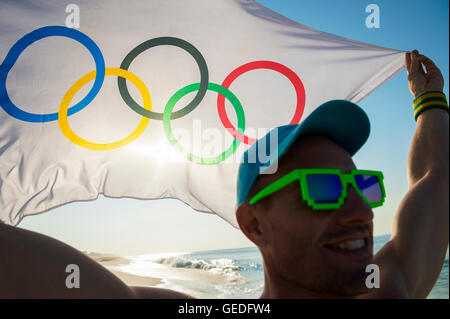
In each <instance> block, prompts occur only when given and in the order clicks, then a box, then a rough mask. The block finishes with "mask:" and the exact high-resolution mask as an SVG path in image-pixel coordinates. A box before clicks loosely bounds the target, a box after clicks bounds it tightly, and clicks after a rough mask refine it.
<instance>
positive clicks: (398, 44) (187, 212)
mask: <svg viewBox="0 0 450 319" xmlns="http://www.w3.org/2000/svg"><path fill="white" fill-rule="evenodd" d="M258 2H259V3H261V4H262V5H264V6H266V7H268V8H270V9H272V10H274V11H276V12H278V13H280V14H282V15H284V16H287V17H288V18H290V19H292V20H295V21H297V22H299V23H302V24H305V25H307V26H309V27H312V28H315V29H318V30H321V31H325V32H329V33H333V34H337V35H340V36H343V37H346V38H350V39H353V40H358V41H362V42H368V43H371V44H376V45H380V46H384V47H389V48H394V49H400V50H412V49H417V50H419V51H420V52H421V53H422V54H425V55H427V56H429V57H430V58H431V59H433V60H434V61H435V63H436V64H437V65H438V66H439V68H440V69H441V70H442V72H443V75H444V79H445V83H446V85H445V89H444V92H445V93H446V95H447V96H448V80H449V76H448V69H449V50H448V46H449V43H448V41H449V40H448V38H449V34H448V30H449V21H448V19H449V15H448V12H449V1H448V0H431V1H426V2H425V1H419V0H413V1H411V0H408V1H405V0H398V1H392V0H382V1H362V0H345V1H344V0H315V1H314V0H296V1H294V0H276V1H275V0H259V1H258ZM371 3H373V4H377V5H378V6H379V8H380V28H379V29H368V28H367V27H366V25H365V19H366V17H367V15H368V13H366V12H365V8H366V6H367V5H369V4H371ZM411 102H412V96H411V94H410V93H409V90H408V83H407V80H406V71H404V70H403V71H402V72H400V73H399V74H397V75H396V76H395V77H394V78H392V79H391V80H389V81H388V82H387V83H386V84H384V85H383V86H382V87H380V88H379V89H377V90H376V91H375V92H373V93H372V94H371V95H370V96H369V97H367V98H366V99H364V100H363V101H361V102H360V103H359V105H360V106H361V107H362V108H363V109H364V110H365V111H366V112H367V114H368V115H369V118H370V119H371V124H372V132H371V136H370V138H369V140H368V142H367V144H366V145H365V147H364V148H363V149H362V150H361V151H360V152H359V153H358V154H357V155H356V156H355V157H354V160H355V163H356V165H357V166H358V167H360V168H366V169H376V170H381V171H383V173H384V175H385V183H386V191H387V196H388V197H387V202H386V205H385V206H383V207H381V208H377V209H375V211H374V212H375V221H374V226H375V235H381V234H387V233H390V229H391V223H392V219H393V216H394V212H395V209H396V207H397V206H398V204H399V202H400V200H401V198H402V196H403V195H404V194H405V193H406V191H407V183H406V159H407V156H408V150H409V145H410V141H411V138H412V136H413V134H414V129H415V121H414V119H413V115H412V107H411ZM20 227H23V228H26V229H30V230H34V231H37V232H40V233H44V234H47V235H49V236H52V237H55V238H57V239H60V240H62V241H64V242H66V243H68V244H70V245H72V246H74V247H76V248H78V249H81V250H89V251H98V252H111V253H118V254H141V253H153V252H170V251H196V250H207V249H222V248H236V247H248V246H251V245H252V244H251V242H249V241H248V240H247V239H246V238H245V237H244V235H243V234H242V233H241V232H240V231H239V230H237V229H235V228H233V227H232V226H231V225H229V224H228V223H226V222H225V221H223V220H222V219H220V218H219V217H217V216H214V215H209V214H202V213H197V212H194V211H193V210H192V209H190V208H189V207H188V206H186V205H185V204H183V203H181V202H178V201H175V200H167V199H165V200H152V201H138V200H132V199H108V198H103V197H101V198H99V199H98V200H97V201H94V202H81V203H72V204H68V205H66V206H62V207H59V208H57V209H54V210H52V211H50V212H48V213H45V214H41V215H37V216H31V217H27V218H25V219H24V220H23V221H22V223H21V224H20Z"/></svg>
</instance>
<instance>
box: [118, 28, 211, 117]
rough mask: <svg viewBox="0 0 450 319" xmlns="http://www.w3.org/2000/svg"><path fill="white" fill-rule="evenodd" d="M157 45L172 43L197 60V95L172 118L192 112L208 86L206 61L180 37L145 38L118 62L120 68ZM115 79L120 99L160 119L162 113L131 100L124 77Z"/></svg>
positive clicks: (125, 66) (127, 65) (141, 112)
mask: <svg viewBox="0 0 450 319" xmlns="http://www.w3.org/2000/svg"><path fill="white" fill-rule="evenodd" d="M159 45H173V46H176V47H179V48H181V49H184V50H186V51H187V52H188V53H189V54H191V55H192V57H193V58H194V60H195V62H197V65H198V68H199V69H200V89H199V90H198V92H197V95H196V96H195V97H194V99H193V100H192V101H191V102H190V103H189V104H188V105H186V106H185V107H184V108H182V109H181V110H178V111H176V112H174V113H173V114H172V119H177V118H180V117H183V116H184V115H187V114H189V113H190V112H192V111H193V110H194V109H195V108H196V107H197V106H198V105H199V104H200V102H201V101H202V100H203V97H204V96H205V94H206V90H207V88H208V81H209V77H208V66H207V65H206V61H205V59H204V58H203V56H202V54H201V53H200V52H199V51H198V50H197V49H196V48H195V47H194V46H193V45H192V44H190V43H189V42H187V41H184V40H182V39H179V38H172V37H160V38H154V39H151V40H147V41H145V42H142V43H141V44H139V45H138V46H137V47H135V48H134V49H133V50H131V52H130V53H128V54H127V56H126V57H125V59H123V61H122V63H121V64H120V68H121V69H124V70H128V68H129V67H130V64H131V62H133V60H134V59H135V58H136V57H137V56H138V55H139V54H141V53H142V52H144V51H146V50H148V49H150V48H153V47H156V46H159ZM117 81H118V85H119V92H120V95H121V96H122V99H123V100H124V101H125V103H127V105H128V106H129V107H130V108H131V109H132V110H133V111H135V112H137V113H139V114H141V115H142V116H145V117H148V118H151V119H154V120H162V118H163V114H161V113H158V112H151V111H148V110H145V109H143V108H142V107H141V106H140V105H139V104H137V103H136V102H135V101H134V100H133V98H132V97H131V95H130V93H129V92H128V89H127V85H126V81H125V79H123V78H118V79H117Z"/></svg>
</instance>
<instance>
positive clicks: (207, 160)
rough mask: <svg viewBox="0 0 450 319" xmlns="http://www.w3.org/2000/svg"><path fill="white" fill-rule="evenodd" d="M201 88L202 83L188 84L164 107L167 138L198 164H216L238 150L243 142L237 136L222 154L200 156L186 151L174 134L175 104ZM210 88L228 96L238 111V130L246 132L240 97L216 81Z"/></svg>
mask: <svg viewBox="0 0 450 319" xmlns="http://www.w3.org/2000/svg"><path fill="white" fill-rule="evenodd" d="M199 88H200V83H194V84H190V85H188V86H185V87H184V88H182V89H180V90H178V91H177V92H175V94H174V95H172V97H171V98H170V99H169V101H168V102H167V104H166V107H165V108H164V114H163V125H164V131H165V132H166V135H167V139H168V140H169V142H170V143H171V144H172V145H173V146H174V147H175V148H176V149H177V150H178V151H180V152H181V153H182V154H183V155H185V156H186V158H187V159H188V160H189V161H191V162H193V163H196V164H202V165H214V164H219V163H220V162H222V161H224V160H225V159H226V158H228V157H229V156H231V155H232V154H233V153H234V152H236V149H237V147H238V146H239V144H240V143H241V142H240V141H238V140H237V139H236V138H235V139H234V140H233V143H232V144H231V145H230V147H228V148H227V149H226V150H225V151H224V152H222V154H220V155H218V156H215V157H200V156H196V155H194V154H192V153H189V152H188V151H186V150H185V149H184V148H183V147H182V146H181V145H180V143H179V142H178V140H177V139H176V138H175V137H174V136H173V133H172V127H171V124H170V118H171V116H172V110H173V108H174V107H175V104H177V102H178V101H179V100H180V99H181V98H182V97H183V96H185V95H186V94H189V93H191V92H194V91H197V90H199ZM208 90H210V91H214V92H217V93H219V94H222V95H223V96H225V98H227V99H228V100H229V101H230V102H231V104H232V105H233V107H234V110H235V111H236V115H237V120H238V130H239V132H240V133H242V134H244V131H245V114H244V109H243V108H242V105H241V102H239V100H238V98H237V97H236V96H235V95H234V94H233V93H232V92H231V91H230V90H228V89H227V88H224V87H223V86H221V85H218V84H215V83H208Z"/></svg>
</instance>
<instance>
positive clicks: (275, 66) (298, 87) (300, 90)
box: [217, 61, 305, 145]
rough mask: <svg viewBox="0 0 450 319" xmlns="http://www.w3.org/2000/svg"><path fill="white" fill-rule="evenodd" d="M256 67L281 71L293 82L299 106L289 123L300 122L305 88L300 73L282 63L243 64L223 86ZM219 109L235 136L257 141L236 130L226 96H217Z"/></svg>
mask: <svg viewBox="0 0 450 319" xmlns="http://www.w3.org/2000/svg"><path fill="white" fill-rule="evenodd" d="M255 69H269V70H274V71H277V72H280V73H281V74H283V75H284V76H286V77H287V78H288V79H289V80H290V81H291V82H292V84H293V85H294V88H295V92H296V94H297V107H296V109H295V114H294V117H293V118H292V120H291V122H290V123H289V124H297V123H299V122H300V120H301V118H302V115H303V111H304V109H305V88H304V86H303V83H302V81H301V80H300V78H299V77H298V75H297V74H295V72H294V71H292V70H291V69H289V68H287V67H286V66H284V65H282V64H280V63H276V62H272V61H255V62H250V63H247V64H244V65H241V66H240V67H238V68H237V69H235V70H234V71H233V72H231V73H230V74H229V75H228V76H227V77H226V78H225V80H224V81H223V83H222V86H223V87H224V88H227V89H228V88H230V85H231V83H233V81H234V80H236V78H237V77H238V76H240V75H242V74H244V73H246V72H248V71H251V70H255ZM217 111H218V112H219V116H220V119H221V120H222V124H223V126H225V128H226V129H227V131H228V132H230V133H231V135H233V137H235V138H237V139H238V140H239V141H241V142H244V143H245V144H250V145H251V144H253V143H255V142H256V141H257V139H255V138H251V137H248V136H246V135H243V134H241V133H240V132H238V131H236V129H235V128H234V126H233V124H231V122H230V120H229V119H228V117H227V113H226V111H225V98H224V97H223V96H222V95H219V96H218V97H217Z"/></svg>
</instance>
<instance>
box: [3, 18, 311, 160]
mask: <svg viewBox="0 0 450 319" xmlns="http://www.w3.org/2000/svg"><path fill="white" fill-rule="evenodd" d="M50 36H62V37H67V38H71V39H73V40H76V41H78V42H80V43H81V44H82V45H84V46H85V47H86V48H87V49H88V50H89V52H90V53H91V54H92V56H93V58H94V62H95V65H96V70H95V71H92V72H90V73H88V74H86V75H84V76H83V77H81V78H80V79H79V80H77V81H76V82H75V84H73V85H72V87H71V88H70V89H69V90H68V91H67V92H66V94H65V95H64V97H63V99H62V101H61V104H60V106H59V110H58V112H57V113H49V114H34V113H28V112H25V111H23V110H21V109H19V108H18V107H17V106H16V105H14V104H13V102H12V101H11V99H10V98H9V96H8V92H7V90H6V79H7V77H8V73H9V71H10V70H11V69H12V67H13V66H14V64H15V63H16V61H17V59H18V58H19V56H20V54H21V53H22V52H23V51H24V50H25V49H26V48H27V47H28V46H29V45H31V44H32V43H34V42H35V41H38V40H40V39H43V38H46V37H50ZM159 45H172V46H176V47H179V48H181V49H184V50H185V51H187V52H188V53H189V54H191V55H192V57H193V58H194V60H195V61H196V63H197V65H198V67H199V71H200V82H199V83H194V84H191V85H188V86H186V87H184V88H182V89H180V90H178V91H177V92H175V94H173V95H172V97H171V98H170V99H169V101H168V102H167V104H166V106H165V108H164V112H163V113H158V112H152V111H151V97H150V93H149V91H148V89H147V87H146V86H145V84H144V82H143V81H142V80H141V79H139V78H138V77H137V76H136V75H135V74H133V73H131V72H130V71H128V68H129V67H130V65H131V63H132V62H133V60H134V59H135V58H136V57H137V56H138V55H139V54H141V53H142V52H144V51H146V50H148V49H150V48H152V47H155V46H159ZM255 69H269V70H273V71H277V72H279V73H281V74H283V75H284V76H286V77H287V78H288V79H289V80H290V81H291V83H292V84H293V86H294V88H295V92H296V95H297V105H296V110H295V114H294V116H293V118H292V119H291V122H290V124H296V123H299V122H300V120H301V118H302V115H303V111H304V108H305V89H304V86H303V83H302V81H301V80H300V78H299V77H298V76H297V74H295V72H294V71H292V70H291V69H289V68H288V67H286V66H284V65H282V64H280V63H277V62H273V61H254V62H250V63H246V64H244V65H241V66H240V67H238V68H237V69H235V70H234V71H233V72H231V73H230V74H229V75H228V76H227V77H226V78H225V80H224V81H223V83H222V85H218V84H215V83H209V74H208V67H207V65H206V61H205V59H204V58H203V56H202V54H201V53H200V51H199V50H197V49H196V48H195V47H194V46H193V45H192V44H190V43H189V42H187V41H185V40H182V39H179V38H174V37H159V38H154V39H150V40H147V41H144V42H142V43H141V44H139V45H138V46H137V47H135V48H134V49H133V50H131V51H130V52H129V53H128V54H127V55H126V57H125V58H124V60H123V61H122V63H121V65H120V68H113V67H109V68H106V67H105V61H104V59H103V55H102V53H101V51H100V49H99V47H98V46H97V45H96V44H95V42H94V41H93V40H91V39H90V38H89V37H88V36H86V35H85V34H83V33H81V32H80V31H77V30H75V29H71V28H67V27H62V26H47V27H43V28H39V29H36V30H34V31H32V32H30V33H28V34H26V35H25V36H23V37H22V38H21V39H19V40H18V41H17V42H16V43H15V44H14V45H13V46H12V47H11V49H10V50H9V52H8V54H7V55H6V58H5V59H4V61H3V63H2V64H1V65H0V106H1V107H2V108H3V109H4V110H5V112H6V113H8V114H9V115H10V116H12V117H14V118H16V119H18V120H22V121H26V122H50V121H55V120H58V124H59V127H60V129H61V131H62V133H63V134H64V136H65V137H66V138H67V139H69V141H71V142H72V143H74V144H76V145H78V146H81V147H83V148H86V149H89V150H95V151H105V150H112V149H117V148H120V147H122V146H125V145H127V144H129V143H131V142H132V141H134V140H135V139H137V138H138V137H139V136H140V135H141V134H142V133H143V132H144V130H145V129H146V127H147V125H148V123H149V121H150V119H155V120H162V121H163V126H164V130H165V133H166V136H167V138H168V139H169V141H170V143H171V144H172V145H173V146H174V147H175V148H176V149H177V150H178V151H180V152H181V153H183V154H184V155H185V156H186V158H187V159H188V160H189V161H191V162H194V163H197V164H206V165H210V164H218V163H220V162H222V161H223V160H225V159H226V158H228V157H229V156H231V155H232V154H233V153H234V152H235V151H236V149H237V147H238V146H239V145H240V143H241V142H244V143H245V144H252V143H254V142H255V141H256V139H254V138H250V137H248V136H246V135H244V131H245V114H244V109H243V107H242V105H241V103H240V101H239V100H238V98H237V97H236V96H235V95H234V94H233V93H232V92H231V91H230V90H229V87H230V85H231V84H232V83H233V81H234V80H235V79H236V78H237V77H239V76H240V75H242V74H243V73H245V72H248V71H252V70H255ZM106 75H116V76H118V77H119V78H118V82H117V83H118V86H119V92H120V95H121V97H122V98H123V100H124V102H125V103H126V104H127V106H128V107H130V108H131V109H132V110H133V111H135V112H136V113H138V114H140V115H141V116H142V117H143V118H142V119H141V121H140V122H139V125H138V127H137V128H136V129H135V130H134V131H133V132H132V133H131V134H130V135H129V136H127V137H125V138H123V139H121V140H119V141H116V142H112V143H103V144H99V143H93V142H90V141H87V140H84V139H82V138H81V137H79V136H78V135H76V134H75V133H74V132H73V131H72V129H71V128H70V126H69V122H68V116H70V115H72V114H75V113H76V112H78V111H80V110H82V109H83V108H85V107H86V106H87V105H88V104H89V103H90V102H91V101H92V100H93V99H94V98H95V97H96V96H97V94H98V92H99V91H100V89H101V87H102V85H103V81H104V78H105V76H106ZM93 79H95V81H94V85H93V86H92V88H91V90H90V91H89V93H88V94H87V95H86V96H85V97H84V98H83V99H82V100H81V101H80V102H79V103H77V104H76V105H74V106H72V107H70V108H69V105H70V102H71V101H72V99H73V97H74V96H75V94H76V93H77V92H78V91H79V90H80V89H81V88H82V87H83V86H84V85H85V84H87V83H88V82H89V81H92V80H93ZM126 80H130V81H131V82H132V83H133V84H134V85H135V86H136V87H137V88H138V89H139V92H140V93H141V95H142V98H143V104H144V107H142V106H140V105H139V104H137V103H136V102H135V101H134V100H133V98H132V97H131V96H130V94H129V92H128V88H127V84H126ZM208 90H210V91H214V92H217V93H219V94H218V98H217V110H218V113H219V117H220V120H221V121H222V123H223V125H224V126H225V128H226V129H227V130H228V132H230V133H231V134H232V136H233V137H234V139H233V143H232V144H231V145H230V146H229V147H228V148H227V149H226V150H225V151H224V152H222V153H221V154H220V155H218V156H215V157H200V156H196V155H194V154H192V153H189V152H188V151H186V150H185V149H184V148H183V147H182V146H181V145H180V143H179V142H178V140H177V139H176V138H175V137H174V135H173V132H172V127H171V120H174V119H178V118H180V117H182V116H185V115H187V114H189V113H190V112H192V111H193V110H194V109H195V108H196V107H197V106H198V105H199V104H200V102H201V101H202V100H203V98H204V96H205V94H206V92H207V91H208ZM194 91H197V93H196V95H195V97H194V99H193V100H192V101H191V102H190V103H189V104H187V105H186V106H185V107H183V108H182V109H180V110H178V111H176V112H174V113H172V111H173V109H174V107H175V105H176V103H177V102H178V101H179V100H180V99H181V98H182V97H184V96H185V95H186V94H189V93H191V92H194ZM225 98H227V99H228V100H229V101H230V102H231V104H232V105H233V107H234V110H235V111H236V114H237V122H238V124H237V125H238V129H237V130H236V129H235V128H234V127H233V124H231V122H230V120H229V119H228V117H227V114H226V111H225Z"/></svg>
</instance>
